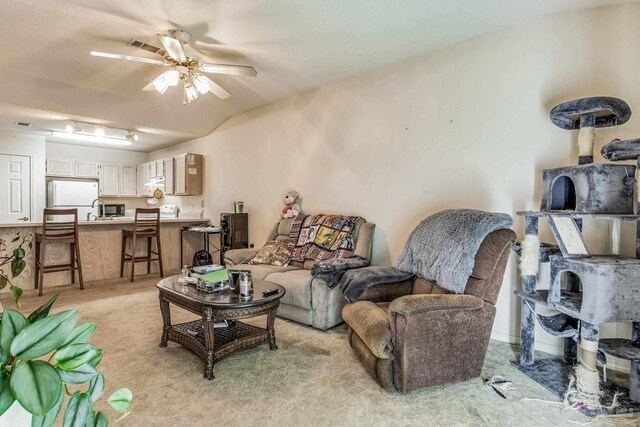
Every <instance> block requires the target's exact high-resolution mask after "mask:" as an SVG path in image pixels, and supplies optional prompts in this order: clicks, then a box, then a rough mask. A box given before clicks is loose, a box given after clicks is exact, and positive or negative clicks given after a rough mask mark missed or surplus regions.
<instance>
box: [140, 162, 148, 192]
mask: <svg viewBox="0 0 640 427" xmlns="http://www.w3.org/2000/svg"><path fill="white" fill-rule="evenodd" d="M137 169H138V197H147V196H149V187H147V186H146V185H145V184H146V183H148V182H149V179H150V177H149V163H143V164H141V165H138V168H137Z"/></svg>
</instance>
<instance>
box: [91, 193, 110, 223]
mask: <svg viewBox="0 0 640 427" xmlns="http://www.w3.org/2000/svg"><path fill="white" fill-rule="evenodd" d="M96 202H98V204H100V203H102V216H101V218H102V219H106V217H105V213H106V209H105V208H104V200H102V199H101V198H99V197H98V198H97V199H95V200H94V201H93V202H91V207H92V208H95V207H96ZM90 215H91V214H90V213H89V214H87V221H88V220H89V218H90Z"/></svg>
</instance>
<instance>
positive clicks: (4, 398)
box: [0, 369, 16, 415]
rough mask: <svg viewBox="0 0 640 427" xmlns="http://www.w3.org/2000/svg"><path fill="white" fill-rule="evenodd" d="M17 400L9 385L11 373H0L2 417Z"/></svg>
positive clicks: (0, 410) (0, 413) (0, 407)
mask: <svg viewBox="0 0 640 427" xmlns="http://www.w3.org/2000/svg"><path fill="white" fill-rule="evenodd" d="M15 400H16V398H15V397H13V393H12V392H11V387H10V385H9V373H8V372H7V371H5V370H4V369H3V370H2V371H0V415H2V414H4V412H5V411H6V410H7V409H9V407H10V406H11V405H13V402H14V401H15Z"/></svg>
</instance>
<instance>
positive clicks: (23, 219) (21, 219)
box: [18, 216, 29, 221]
mask: <svg viewBox="0 0 640 427" xmlns="http://www.w3.org/2000/svg"><path fill="white" fill-rule="evenodd" d="M18 221H29V217H28V216H23V217H22V218H18Z"/></svg>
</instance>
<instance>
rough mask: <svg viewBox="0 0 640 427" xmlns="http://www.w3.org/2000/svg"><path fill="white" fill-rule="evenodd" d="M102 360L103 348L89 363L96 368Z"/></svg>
mask: <svg viewBox="0 0 640 427" xmlns="http://www.w3.org/2000/svg"><path fill="white" fill-rule="evenodd" d="M101 360H102V350H100V352H99V353H98V354H97V355H96V356H95V357H94V358H93V359H91V360H89V361H88V362H87V364H88V365H91V366H93V367H94V368H95V367H97V366H98V363H100V361H101Z"/></svg>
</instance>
